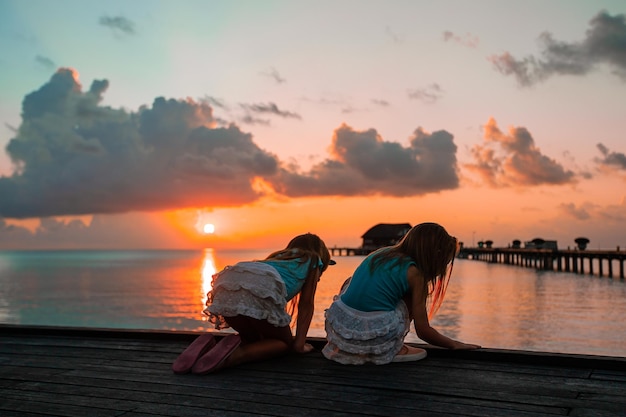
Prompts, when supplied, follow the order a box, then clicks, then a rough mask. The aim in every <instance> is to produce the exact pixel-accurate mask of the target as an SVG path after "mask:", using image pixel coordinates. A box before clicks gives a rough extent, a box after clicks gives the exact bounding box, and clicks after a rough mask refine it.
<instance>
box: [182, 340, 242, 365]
mask: <svg viewBox="0 0 626 417" xmlns="http://www.w3.org/2000/svg"><path fill="white" fill-rule="evenodd" d="M240 344H241V338H240V337H239V335H238V334H231V335H228V336H224V337H222V339H221V340H220V341H219V342H217V343H216V341H215V337H214V336H213V335H212V334H210V333H207V334H203V335H201V336H198V338H196V340H194V341H193V342H192V343H191V344H190V345H189V346H188V347H187V349H185V350H184V351H183V353H181V354H180V356H178V358H176V360H175V361H174V363H173V364H172V371H174V373H176V374H186V373H188V372H189V371H191V372H192V373H194V374H199V375H204V374H208V373H210V372H214V371H217V370H218V369H220V368H221V366H222V365H223V364H224V362H225V361H226V359H228V357H229V356H230V355H231V354H232V353H233V352H234V351H235V349H237V347H239V345H240Z"/></svg>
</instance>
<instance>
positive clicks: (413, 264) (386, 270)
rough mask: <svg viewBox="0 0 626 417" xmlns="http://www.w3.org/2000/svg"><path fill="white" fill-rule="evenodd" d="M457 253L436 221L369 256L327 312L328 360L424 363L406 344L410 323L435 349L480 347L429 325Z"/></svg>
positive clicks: (420, 351) (453, 240)
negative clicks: (463, 341) (451, 336)
mask: <svg viewBox="0 0 626 417" xmlns="http://www.w3.org/2000/svg"><path fill="white" fill-rule="evenodd" d="M456 253H457V240H456V238H454V237H452V236H450V235H449V234H448V233H447V232H446V230H445V229H444V228H443V227H442V226H440V225H438V224H436V223H422V224H419V225H417V226H415V227H413V228H412V229H411V230H410V231H409V232H408V233H407V234H406V235H405V236H404V238H402V240H401V241H400V242H399V243H398V244H396V245H394V246H389V247H385V248H382V249H379V250H377V251H375V252H373V253H372V254H370V255H368V256H367V257H366V258H365V259H364V260H363V262H362V263H361V264H360V265H359V266H358V267H357V269H356V270H355V271H354V274H353V276H352V277H351V278H350V279H349V280H347V281H346V282H345V283H344V285H343V287H342V289H341V292H340V294H339V295H337V296H335V298H334V301H333V303H332V304H331V306H330V307H329V308H328V309H327V310H326V323H325V327H326V337H327V340H328V343H327V344H326V346H324V349H323V350H322V353H323V354H324V356H325V357H326V358H328V359H331V360H333V361H336V362H339V363H343V364H354V365H359V364H364V363H367V362H372V363H375V364H378V365H381V364H386V363H389V362H405V361H410V360H419V359H422V358H424V357H425V356H426V351H425V350H424V349H419V348H416V347H413V346H408V345H405V344H404V338H405V336H406V334H407V333H408V332H409V328H410V327H409V326H410V323H411V321H413V323H414V326H415V332H416V333H417V336H418V337H419V338H420V339H422V340H423V341H425V342H427V343H430V344H432V345H436V346H441V347H445V348H450V349H477V348H480V346H478V345H473V344H466V343H462V342H459V341H456V340H453V339H450V338H449V337H446V336H444V335H442V334H441V333H439V332H438V331H437V330H435V329H434V328H432V327H431V326H430V323H429V316H430V317H432V315H433V314H434V313H435V312H436V311H437V309H438V308H439V306H440V305H441V302H442V301H443V297H444V295H445V291H446V287H447V284H448V280H449V279H450V274H451V272H452V265H453V263H454V257H455V256H456ZM427 299H430V310H429V312H427V308H426V304H427Z"/></svg>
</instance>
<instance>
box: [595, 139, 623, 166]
mask: <svg viewBox="0 0 626 417" xmlns="http://www.w3.org/2000/svg"><path fill="white" fill-rule="evenodd" d="M596 147H597V148H598V150H599V151H600V153H601V154H602V158H595V161H596V162H597V163H599V164H600V165H603V166H607V167H613V168H618V169H624V170H626V155H625V154H623V153H621V152H611V151H610V150H609V148H607V147H606V146H604V145H603V144H601V143H598V144H597V145H596Z"/></svg>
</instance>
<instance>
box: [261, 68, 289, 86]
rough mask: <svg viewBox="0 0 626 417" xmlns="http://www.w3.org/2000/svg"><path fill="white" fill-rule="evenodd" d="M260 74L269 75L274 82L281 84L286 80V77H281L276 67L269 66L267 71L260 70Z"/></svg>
mask: <svg viewBox="0 0 626 417" xmlns="http://www.w3.org/2000/svg"><path fill="white" fill-rule="evenodd" d="M261 75H263V76H264V77H269V78H271V79H273V80H274V81H275V82H276V84H282V83H285V82H287V80H286V79H284V78H283V77H281V75H280V73H279V72H278V71H277V70H276V68H270V69H269V71H263V72H261Z"/></svg>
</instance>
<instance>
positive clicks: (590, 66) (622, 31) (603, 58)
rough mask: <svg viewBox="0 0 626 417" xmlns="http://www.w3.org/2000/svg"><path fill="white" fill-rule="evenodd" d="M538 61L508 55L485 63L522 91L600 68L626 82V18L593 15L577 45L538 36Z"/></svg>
mask: <svg viewBox="0 0 626 417" xmlns="http://www.w3.org/2000/svg"><path fill="white" fill-rule="evenodd" d="M539 42H540V44H541V46H542V50H541V54H540V57H535V56H532V55H531V56H527V57H525V58H522V59H516V58H515V57H513V56H512V55H511V54H510V53H509V52H505V53H503V54H501V55H494V56H491V57H489V58H488V59H489V60H490V61H491V63H492V64H493V65H494V67H495V69H496V70H498V71H499V72H501V73H502V74H504V75H513V76H514V77H515V78H517V82H518V83H519V84H520V85H521V86H524V87H528V86H532V85H533V84H535V83H538V82H541V81H544V80H546V79H548V78H549V77H551V76H554V75H577V76H582V75H586V74H588V73H590V72H591V71H592V70H594V69H596V68H597V67H599V66H600V65H602V64H604V65H607V66H608V67H609V68H611V69H612V70H613V73H614V74H615V75H616V76H618V77H619V78H621V79H622V80H623V81H626V54H624V50H626V16H625V15H623V14H619V15H615V16H611V15H609V14H608V13H606V12H601V13H599V14H597V15H596V16H595V17H594V18H593V19H591V21H590V22H589V29H588V30H587V32H586V36H585V38H584V39H583V40H582V41H581V42H572V43H567V42H560V41H557V40H555V39H554V37H553V36H552V35H551V34H550V33H548V32H544V33H542V34H541V35H540V36H539Z"/></svg>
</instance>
